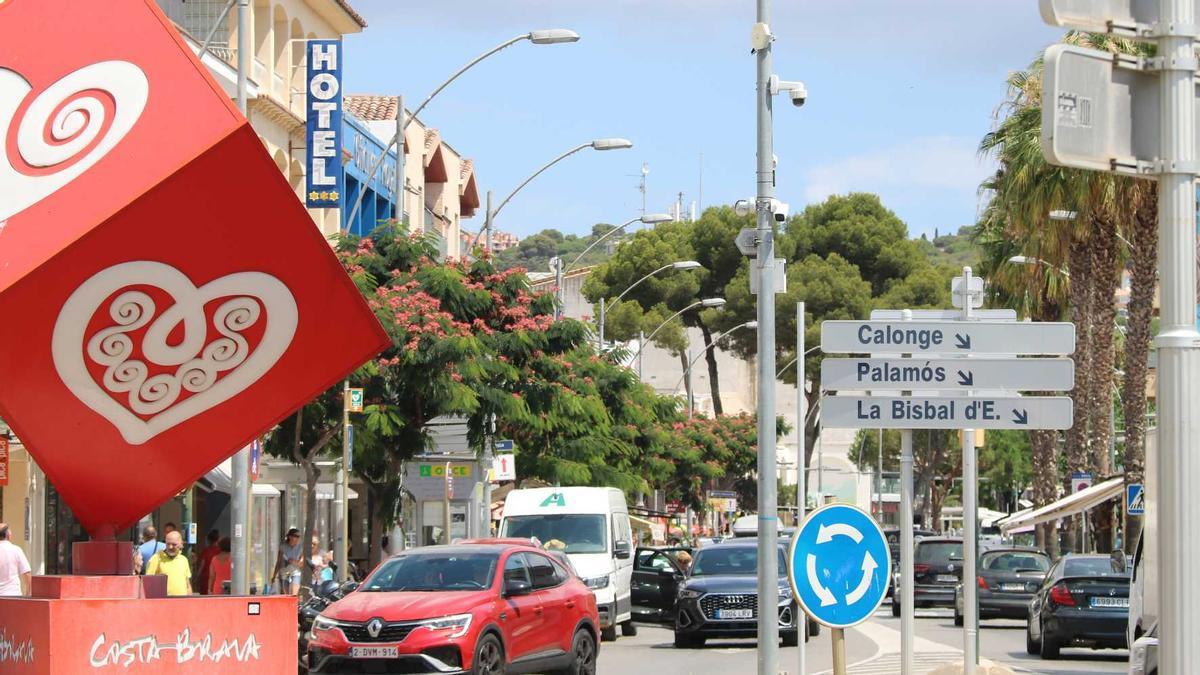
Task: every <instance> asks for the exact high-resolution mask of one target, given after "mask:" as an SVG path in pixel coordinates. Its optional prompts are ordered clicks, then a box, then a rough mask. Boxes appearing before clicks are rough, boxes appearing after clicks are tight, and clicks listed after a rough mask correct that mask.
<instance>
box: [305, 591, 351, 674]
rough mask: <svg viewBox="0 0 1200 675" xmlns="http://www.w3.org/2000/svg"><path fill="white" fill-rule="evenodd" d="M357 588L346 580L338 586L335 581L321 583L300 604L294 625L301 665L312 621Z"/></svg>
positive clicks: (306, 652)
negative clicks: (296, 628) (296, 625)
mask: <svg viewBox="0 0 1200 675" xmlns="http://www.w3.org/2000/svg"><path fill="white" fill-rule="evenodd" d="M356 588H358V582H357V581H353V580H348V581H345V582H342V583H341V584H339V583H338V582H337V581H334V580H333V579H330V580H328V581H323V582H321V583H320V584H318V585H317V586H316V588H314V589H313V592H312V595H310V596H309V597H308V599H307V600H304V601H303V602H301V603H300V607H299V609H298V610H297V612H296V623H297V624H298V630H297V633H298V636H297V637H298V640H297V642H298V643H299V651H300V661H301V664H302V665H303V661H304V658H305V656H306V655H307V654H308V636H309V633H310V631H312V625H313V621H315V620H316V618H317V616H318V615H319V614H320V613H321V612H322V611H324V610H325V608H326V607H328V606H329V605H331V604H333V603H334V602H337V601H338V600H341V599H342V598H344V597H346V595H348V594H349V593H350V592H351V591H353V590H354V589H356Z"/></svg>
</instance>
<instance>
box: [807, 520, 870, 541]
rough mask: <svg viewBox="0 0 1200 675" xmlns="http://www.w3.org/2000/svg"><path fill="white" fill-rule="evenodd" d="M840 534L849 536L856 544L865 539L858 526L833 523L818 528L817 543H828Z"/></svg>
mask: <svg viewBox="0 0 1200 675" xmlns="http://www.w3.org/2000/svg"><path fill="white" fill-rule="evenodd" d="M838 535H841V536H843V537H849V538H851V539H853V540H854V543H856V544H861V543H862V540H863V535H862V532H859V531H858V528H857V527H854V526H853V525H847V524H846V523H833V524H832V525H821V526H820V527H819V528H817V543H818V544H827V543H829V542H831V541H833V538H834V537H836V536H838Z"/></svg>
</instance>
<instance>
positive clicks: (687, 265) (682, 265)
mask: <svg viewBox="0 0 1200 675" xmlns="http://www.w3.org/2000/svg"><path fill="white" fill-rule="evenodd" d="M701 267H703V265H701V264H700V263H698V262H696V261H695V260H679V261H677V262H673V263H667V264H666V265H663V266H662V267H660V268H658V269H656V270H654V271H653V272H651V273H649V274H647V275H645V276H643V277H642V278H641V279H638V280H637V281H635V282H633V284H632V285H631V286H630V287H629V288H626V289H625V290H623V291H621V294H620V295H618V296H617V297H616V299H615V300H613V301H612V304H613V305H616V304H617V303H619V302H621V298H623V297H625V296H626V295H628V294H629V291H632V290H633V289H635V288H637V287H638V285H639V284H641V283H642V282H643V281H645V280H647V279H649V278H650V277H652V276H654V275H656V274H658V273H659V272H665V271H667V270H695V269H700V268H701ZM605 305H606V303H605V301H604V298H600V331H599V332H600V351H603V350H604V319H605V313H604V312H605ZM639 346H640V345H639ZM638 375H639V376H640V375H641V373H638Z"/></svg>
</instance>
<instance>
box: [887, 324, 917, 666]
mask: <svg viewBox="0 0 1200 675" xmlns="http://www.w3.org/2000/svg"><path fill="white" fill-rule="evenodd" d="M900 318H901V320H902V321H912V311H911V310H907V309H906V310H904V311H902V312H901V313H900ZM903 393H905V394H908V393H910V392H903ZM912 511H913V432H912V430H911V429H905V430H902V431H901V432H900V523H899V525H900V580H901V582H900V675H913V673H914V672H915V668H916V666H915V663H914V660H913V659H914V655H913V636H914V635H916V612H917V608H916V606H915V605H914V604H913V595H914V591H915V589H914V584H915V583H916V575H915V574H914V573H913V512H912ZM895 592H896V589H894V588H893V589H892V593H893V594H894V593H895Z"/></svg>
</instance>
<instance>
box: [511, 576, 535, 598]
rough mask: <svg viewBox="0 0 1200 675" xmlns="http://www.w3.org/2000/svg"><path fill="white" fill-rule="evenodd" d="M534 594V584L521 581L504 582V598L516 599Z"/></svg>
mask: <svg viewBox="0 0 1200 675" xmlns="http://www.w3.org/2000/svg"><path fill="white" fill-rule="evenodd" d="M532 592H533V584H531V583H529V582H528V581H522V580H520V579H506V580H505V582H504V597H506V598H510V597H516V596H518V595H529V594H530V593H532Z"/></svg>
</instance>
